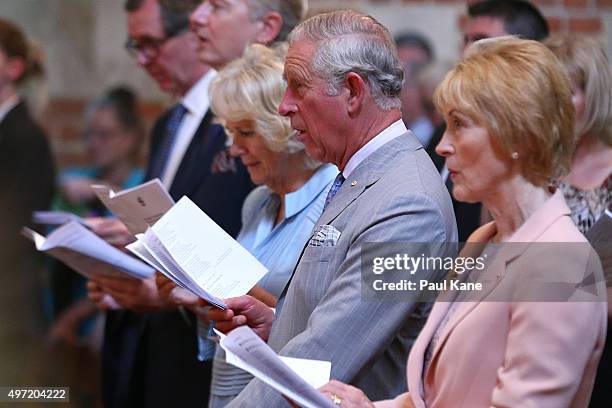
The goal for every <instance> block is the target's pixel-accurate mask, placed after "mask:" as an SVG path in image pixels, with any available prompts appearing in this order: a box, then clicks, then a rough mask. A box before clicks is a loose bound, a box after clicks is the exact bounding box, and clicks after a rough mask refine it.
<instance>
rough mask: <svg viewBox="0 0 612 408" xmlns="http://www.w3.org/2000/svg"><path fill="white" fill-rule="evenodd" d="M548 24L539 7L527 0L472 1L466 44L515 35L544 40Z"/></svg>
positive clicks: (464, 40)
mask: <svg viewBox="0 0 612 408" xmlns="http://www.w3.org/2000/svg"><path fill="white" fill-rule="evenodd" d="M548 32H549V30H548V23H547V21H546V19H545V18H544V16H542V13H541V12H540V10H538V8H537V7H536V6H534V5H533V4H531V3H530V2H528V1H525V0H484V1H477V2H469V5H468V19H467V24H466V28H465V31H464V34H463V43H464V46H465V47H467V46H468V45H470V44H471V43H473V42H474V41H478V40H482V39H483V38H494V37H501V36H504V35H508V34H511V35H516V36H518V37H520V38H524V39H528V40H536V41H542V40H544V39H545V38H546V37H548Z"/></svg>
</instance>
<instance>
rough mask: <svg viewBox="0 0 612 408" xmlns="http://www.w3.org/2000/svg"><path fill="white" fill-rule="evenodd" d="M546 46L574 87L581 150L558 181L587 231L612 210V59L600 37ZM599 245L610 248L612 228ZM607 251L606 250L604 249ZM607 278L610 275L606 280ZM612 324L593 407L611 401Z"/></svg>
mask: <svg viewBox="0 0 612 408" xmlns="http://www.w3.org/2000/svg"><path fill="white" fill-rule="evenodd" d="M545 44H546V45H547V46H548V48H550V49H551V50H552V52H553V53H555V55H556V56H557V57H558V58H559V59H560V60H561V62H563V64H564V65H565V68H566V69H567V72H568V74H569V77H570V82H571V85H572V102H573V104H574V108H575V109H576V151H575V152H574V157H573V159H572V166H571V169H570V172H569V174H568V175H567V176H565V177H564V178H563V179H562V180H561V181H559V183H558V187H559V188H560V189H561V191H562V192H563V195H564V196H565V200H566V201H567V204H568V206H569V208H570V210H572V219H573V220H574V223H575V224H576V226H577V227H578V229H579V230H580V231H582V232H583V233H587V232H588V231H589V230H590V229H591V227H593V226H594V225H595V224H596V223H597V221H598V220H599V219H601V217H602V216H604V214H605V211H606V209H607V210H609V211H612V73H611V72H610V61H609V59H608V57H607V55H606V53H605V51H604V49H603V47H602V45H601V43H599V42H598V41H597V40H596V39H594V38H592V37H586V36H577V35H573V36H569V35H557V36H553V37H551V38H549V39H548V40H546V42H545ZM598 239H599V240H603V241H605V242H594V243H593V244H594V246H595V247H596V248H598V246H607V245H610V241H612V229H610V228H608V231H607V232H606V233H604V236H603V237H599V238H598ZM601 249H603V248H601ZM607 277H608V279H609V278H610V276H609V275H608V276H607ZM611 300H612V288H610V287H609V288H608V319H610V316H612V301H611ZM609 323H610V320H608V336H607V340H606V347H605V349H604V354H603V356H602V359H601V362H600V365H599V369H598V371H597V378H596V381H595V388H594V390H593V398H592V400H591V405H590V406H591V407H605V406H607V405H609V403H610V396H609V390H608V386H609V384H610V380H611V379H612V355H610V354H611V353H612V350H611V347H612V346H611V345H610V344H611V342H612V340H611V336H612V331H611V330H610V324H609Z"/></svg>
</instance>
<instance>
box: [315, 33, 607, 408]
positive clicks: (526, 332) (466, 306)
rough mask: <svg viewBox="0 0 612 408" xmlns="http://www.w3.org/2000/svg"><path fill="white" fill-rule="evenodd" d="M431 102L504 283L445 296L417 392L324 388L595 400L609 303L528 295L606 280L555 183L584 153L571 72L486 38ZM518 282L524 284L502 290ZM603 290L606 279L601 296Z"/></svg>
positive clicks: (439, 404) (362, 399)
mask: <svg viewBox="0 0 612 408" xmlns="http://www.w3.org/2000/svg"><path fill="white" fill-rule="evenodd" d="M434 101H435V104H436V107H437V109H438V110H439V111H440V112H441V113H442V114H443V115H444V118H445V121H446V123H447V130H446V132H445V134H444V136H443V138H442V140H441V141H440V144H439V145H438V147H437V149H436V150H437V152H438V153H439V154H441V155H443V156H444V157H445V158H446V160H447V164H448V168H449V171H450V173H451V177H452V179H453V182H454V186H453V195H454V196H455V197H456V198H457V199H458V200H461V201H467V202H482V203H483V205H484V206H485V207H486V208H487V209H488V210H489V212H490V213H491V215H492V217H493V221H492V222H491V223H489V224H486V225H484V226H482V227H480V228H479V229H478V230H476V231H475V232H474V233H473V234H472V235H471V237H470V239H469V242H473V243H478V244H480V245H479V246H480V247H481V248H480V251H482V252H480V254H483V253H490V252H491V251H492V252H493V257H492V259H491V260H490V261H489V267H488V269H487V271H486V274H488V273H491V274H492V275H488V277H494V280H492V281H490V282H492V283H490V285H491V286H489V291H485V292H483V293H482V294H481V295H480V296H481V297H480V298H476V299H475V300H474V299H471V301H467V302H461V301H456V298H452V297H449V296H448V295H449V293H448V292H443V293H442V294H441V295H440V297H439V298H438V301H437V302H436V304H435V305H434V307H433V310H432V312H431V314H430V316H429V319H428V320H427V323H426V324H425V327H424V328H423V330H422V331H421V333H420V334H419V337H418V339H417V340H416V342H415V344H414V346H413V348H412V350H411V352H410V357H409V359H408V367H407V377H408V390H409V393H405V394H402V395H400V396H398V397H397V398H396V399H394V400H389V401H380V402H378V403H375V404H373V403H371V402H370V401H369V400H368V399H367V397H366V396H365V395H364V394H363V393H362V392H361V391H360V390H358V389H357V388H354V387H352V386H349V385H346V384H342V383H339V382H331V383H329V384H327V385H326V386H324V387H323V388H322V392H324V393H325V394H327V395H329V396H330V398H331V399H332V401H334V402H336V403H338V404H339V405H340V406H342V407H343V408H351V407H367V406H377V407H418V408H424V407H432V408H446V407H465V408H480V407H482V408H484V407H550V408H558V407H585V406H586V405H587V404H588V401H589V397H590V394H591V389H592V386H593V379H594V376H595V372H596V368H597V363H598V361H599V358H600V355H601V351H602V347H603V342H604V338H605V330H606V307H605V303H604V302H602V301H590V302H586V301H580V302H569V301H561V298H560V297H559V298H558V299H555V298H553V299H552V301H544V299H542V298H541V297H539V296H540V295H541V294H540V292H539V291H538V290H539V289H548V288H549V287H547V286H546V285H540V286H539V287H538V288H537V289H538V290H535V291H533V292H532V293H531V295H532V296H531V297H527V298H524V295H525V293H524V292H523V291H522V289H525V288H526V289H532V288H531V287H530V284H531V283H533V282H535V281H534V280H533V279H534V278H535V279H536V280H537V278H538V277H540V276H544V277H550V276H551V274H553V275H555V274H557V273H564V278H567V279H570V280H569V281H570V282H581V280H582V279H583V278H584V276H588V275H590V274H591V273H593V274H595V275H596V276H601V265H600V263H599V260H598V259H597V257H596V256H594V254H593V252H592V250H591V248H590V247H589V246H588V243H587V241H586V239H585V238H584V236H583V235H582V234H581V233H580V232H579V231H578V229H577V228H576V226H575V225H574V223H573V222H572V220H571V217H570V214H571V213H570V210H569V209H568V207H567V205H566V204H565V200H564V199H563V195H562V194H561V193H560V192H556V193H552V192H551V191H550V189H549V183H550V180H551V179H556V178H558V177H562V176H563V175H565V174H567V172H568V171H569V168H570V163H571V158H572V153H573V146H574V143H573V140H574V137H573V132H574V108H573V106H572V103H571V89H570V84H569V81H568V79H567V75H566V74H565V72H564V69H563V67H562V66H561V64H560V63H559V61H558V60H557V59H556V58H555V57H554V55H553V54H552V53H551V52H550V51H549V50H548V49H547V48H546V47H545V46H543V45H542V44H540V43H538V42H536V41H530V40H519V39H516V38H513V37H502V38H499V39H490V40H483V41H479V42H476V43H474V45H472V46H471V48H470V49H469V50H468V52H467V53H466V55H465V56H464V57H463V59H462V60H461V61H460V62H459V63H458V65H457V66H456V67H455V68H454V69H453V70H452V71H451V72H450V73H449V74H448V75H447V76H446V78H445V79H444V81H443V82H442V83H441V84H440V86H439V87H438V89H437V91H436V94H435V97H434ZM551 243H556V244H551ZM574 243H577V244H578V245H576V244H574ZM495 244H500V245H495ZM483 248H484V249H483ZM585 249H586V251H585ZM464 254H465V252H464ZM471 255H478V252H476V253H474V252H472V253H471ZM551 265H553V266H554V268H553V267H551ZM486 274H485V275H484V276H485V277H487V275H486ZM468 279H469V276H468ZM485 282H486V281H485ZM508 284H509V286H507V285H508ZM514 284H518V285H519V288H521V290H518V291H517V292H512V291H511V292H508V293H506V292H501V294H502V297H499V296H497V297H496V296H495V295H498V294H499V291H498V289H502V288H505V289H508V288H513V286H512V285H514ZM604 292H605V291H604V289H603V287H601V285H599V286H597V294H598V295H599V296H600V297H595V300H600V299H602V297H601V296H604ZM504 293H506V294H505V295H504ZM553 293H554V292H553ZM541 296H543V295H541ZM566 299H567V298H566ZM491 300H495V301H491ZM548 300H551V299H548ZM581 300H582V298H581Z"/></svg>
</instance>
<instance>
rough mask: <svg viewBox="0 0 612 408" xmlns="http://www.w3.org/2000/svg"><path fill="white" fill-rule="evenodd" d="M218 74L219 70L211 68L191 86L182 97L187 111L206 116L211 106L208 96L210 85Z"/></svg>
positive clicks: (182, 102)
mask: <svg viewBox="0 0 612 408" xmlns="http://www.w3.org/2000/svg"><path fill="white" fill-rule="evenodd" d="M216 75H217V71H215V70H214V69H210V70H209V71H208V72H207V73H206V74H204V75H203V76H202V78H200V79H198V81H197V82H196V83H195V84H194V85H193V86H192V87H191V88H189V91H187V93H186V94H185V96H184V97H183V98H182V99H181V104H182V105H183V106H184V107H185V109H187V111H188V112H189V113H190V114H192V115H195V116H198V117H204V115H205V114H206V111H207V110H208V108H209V107H210V99H209V98H208V87H209V86H210V83H211V82H212V80H213V79H214V77H215V76H216Z"/></svg>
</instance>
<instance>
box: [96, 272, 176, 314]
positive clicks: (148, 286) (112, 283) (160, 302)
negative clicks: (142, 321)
mask: <svg viewBox="0 0 612 408" xmlns="http://www.w3.org/2000/svg"><path fill="white" fill-rule="evenodd" d="M94 282H95V283H96V284H98V285H99V286H100V287H101V288H102V290H103V291H104V292H106V293H107V294H109V295H110V296H112V298H113V299H115V300H116V301H117V303H118V304H119V305H121V306H122V307H124V308H126V309H130V310H134V311H136V312H153V311H160V310H169V309H175V308H176V305H175V304H174V303H171V302H168V301H166V300H165V299H162V298H161V297H160V296H159V293H158V292H157V286H156V285H155V278H154V277H153V276H151V277H149V278H147V279H133V278H129V277H121V276H119V277H107V276H98V277H96V278H94Z"/></svg>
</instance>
